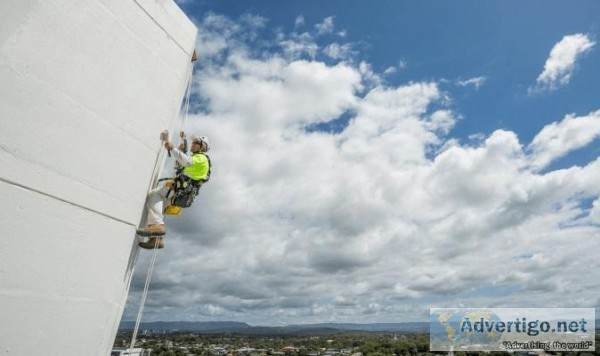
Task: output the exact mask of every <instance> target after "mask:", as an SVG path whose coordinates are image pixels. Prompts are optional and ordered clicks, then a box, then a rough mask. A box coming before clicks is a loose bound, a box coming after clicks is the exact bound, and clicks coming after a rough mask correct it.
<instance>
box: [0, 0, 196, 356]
mask: <svg viewBox="0 0 600 356" xmlns="http://www.w3.org/2000/svg"><path fill="white" fill-rule="evenodd" d="M195 37H196V28H195V27H194V26H193V24H192V23H191V22H190V21H189V20H188V19H187V17H186V16H185V15H184V14H183V13H182V12H181V11H180V10H179V8H177V6H176V5H175V3H174V2H173V1H172V0H136V1H133V0H86V1H71V0H52V1H42V0H37V1H36V0H5V1H1V2H0V197H1V199H2V204H1V205H2V207H1V208H0V226H2V227H3V228H5V229H4V231H5V234H4V236H3V237H2V238H0V317H1V321H0V353H1V354H6V355H66V354H65V352H68V351H66V350H72V351H73V355H75V354H76V355H82V354H86V355H87V354H90V355H108V354H109V353H110V349H111V347H112V343H113V340H114V337H115V334H116V331H117V326H118V323H119V320H120V317H121V314H122V312H123V307H124V303H125V300H126V294H127V290H128V288H129V281H130V277H131V273H132V267H133V266H132V261H133V260H134V259H135V256H136V254H137V246H136V239H135V229H136V227H137V226H138V224H139V222H140V220H141V218H142V215H143V214H142V212H143V207H144V201H145V198H146V191H147V189H148V187H149V185H150V182H151V180H152V178H153V174H156V173H157V172H156V171H155V165H156V162H157V159H158V161H161V160H160V157H157V153H158V152H159V151H160V141H159V139H158V137H159V133H160V131H161V130H163V129H165V128H168V127H169V126H171V124H172V122H173V120H175V119H176V117H177V113H178V111H179V106H180V103H181V100H182V97H183V94H184V91H185V87H186V79H187V74H188V70H189V62H190V58H191V53H192V51H193V48H194V44H195ZM83 350H85V351H83ZM82 352H83V353H82Z"/></svg>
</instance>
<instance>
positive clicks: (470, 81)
mask: <svg viewBox="0 0 600 356" xmlns="http://www.w3.org/2000/svg"><path fill="white" fill-rule="evenodd" d="M486 81H487V78H486V77H475V78H470V79H466V80H458V81H457V82H456V84H457V85H458V86H461V87H466V86H469V85H472V86H474V87H475V89H476V90H479V88H480V87H481V86H482V85H483V84H484V83H485V82H486Z"/></svg>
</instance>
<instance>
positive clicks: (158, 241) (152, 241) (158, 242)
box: [138, 237, 165, 250]
mask: <svg viewBox="0 0 600 356" xmlns="http://www.w3.org/2000/svg"><path fill="white" fill-rule="evenodd" d="M138 245H139V246H140V247H141V248H145V249H147V250H152V249H153V248H163V247H165V241H164V239H163V238H162V237H151V238H149V239H148V241H146V242H140V243H138Z"/></svg>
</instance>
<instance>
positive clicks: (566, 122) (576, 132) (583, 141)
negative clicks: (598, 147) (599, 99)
mask: <svg viewBox="0 0 600 356" xmlns="http://www.w3.org/2000/svg"><path fill="white" fill-rule="evenodd" d="M598 136H600V111H595V112H591V113H589V114H588V115H586V116H582V117H576V116H574V115H567V116H565V118H564V119H563V120H562V121H560V122H553V123H551V124H549V125H547V126H545V127H544V128H543V129H542V130H541V131H540V132H539V133H538V134H537V135H536V136H535V137H534V139H533V141H532V142H531V144H530V145H529V149H530V151H531V164H532V166H533V167H534V168H535V169H542V168H544V167H546V166H547V165H548V164H550V163H552V161H554V160H556V159H557V158H560V157H563V156H565V155H566V154H568V153H569V152H571V151H573V150H576V149H578V148H581V147H584V146H586V145H588V144H589V143H590V142H592V141H593V140H594V139H595V138H597V137H598Z"/></svg>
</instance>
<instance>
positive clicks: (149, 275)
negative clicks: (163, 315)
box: [129, 241, 158, 355]
mask: <svg viewBox="0 0 600 356" xmlns="http://www.w3.org/2000/svg"><path fill="white" fill-rule="evenodd" d="M157 252H158V241H156V243H155V244H154V249H153V253H152V260H150V266H149V267H148V273H147V274H146V284H145V285H144V292H143V293H142V301H141V302H140V308H139V309H138V315H137V319H136V320H135V327H134V329H133V335H131V344H129V354H130V355H131V354H132V351H133V348H134V347H135V340H136V338H137V334H138V330H139V328H140V322H141V321H142V314H143V313H144V305H145V304H146V297H147V296H148V289H149V287H150V281H151V280H152V275H153V274H154V265H155V263H156V256H157V255H158V253H157Z"/></svg>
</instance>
